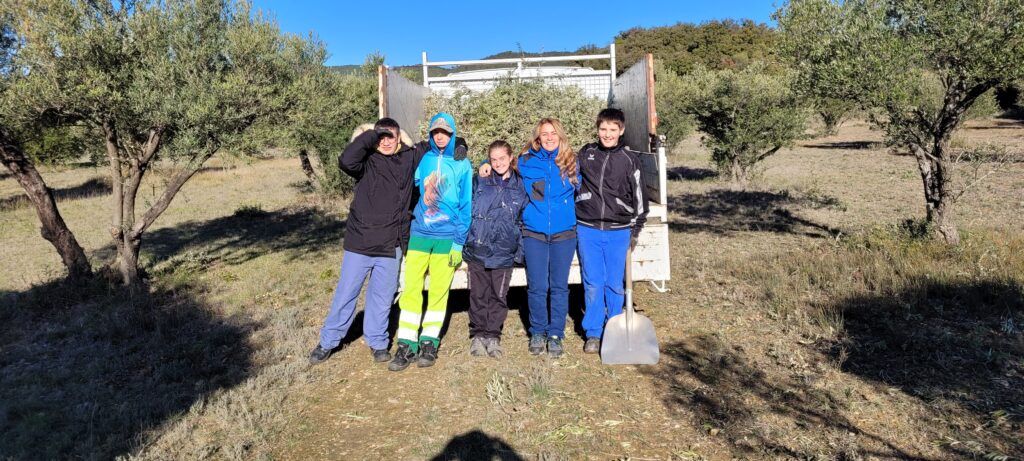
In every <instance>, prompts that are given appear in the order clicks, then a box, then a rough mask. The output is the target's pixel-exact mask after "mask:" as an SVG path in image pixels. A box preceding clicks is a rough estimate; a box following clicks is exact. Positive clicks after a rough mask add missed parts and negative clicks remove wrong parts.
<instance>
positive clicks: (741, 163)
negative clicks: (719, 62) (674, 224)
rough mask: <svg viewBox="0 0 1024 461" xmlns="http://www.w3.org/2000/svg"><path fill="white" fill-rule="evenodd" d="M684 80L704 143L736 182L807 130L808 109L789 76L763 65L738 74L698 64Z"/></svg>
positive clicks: (721, 168) (690, 105) (713, 158)
mask: <svg viewBox="0 0 1024 461" xmlns="http://www.w3.org/2000/svg"><path fill="white" fill-rule="evenodd" d="M685 80H686V82H687V83H686V85H687V86H688V87H689V88H688V89H687V90H685V91H684V92H685V93H688V94H689V95H690V96H689V100H688V101H687V103H686V106H687V107H688V111H689V112H690V113H691V114H692V115H693V117H694V120H695V121H696V124H697V128H698V129H699V130H700V131H701V132H702V133H704V135H705V136H704V138H703V141H704V145H705V146H707V147H708V148H709V149H711V156H712V160H714V161H715V164H716V165H717V166H718V169H719V170H720V171H722V172H723V173H725V172H727V173H729V174H730V176H731V177H732V180H733V181H734V182H745V181H746V180H747V179H748V178H749V175H750V169H751V167H753V166H754V165H755V164H757V163H758V162H760V161H761V160H764V159H765V158H767V157H768V156H770V155H772V154H774V153H775V152H778V150H779V149H781V148H783V147H787V146H790V145H792V143H793V141H794V140H796V139H797V138H798V137H800V136H801V135H802V133H803V131H804V125H805V123H806V118H807V116H806V111H805V110H803V109H802V108H801V107H800V105H799V98H798V97H797V95H796V94H795V93H794V91H793V90H792V87H791V81H792V80H791V78H790V77H789V75H788V74H784V73H783V74H768V73H766V72H765V71H764V67H763V66H751V67H748V68H746V69H744V70H742V71H738V72H737V71H732V70H721V71H711V70H708V69H706V68H698V69H697V70H696V71H694V72H693V73H692V74H690V75H688V76H686V77H685Z"/></svg>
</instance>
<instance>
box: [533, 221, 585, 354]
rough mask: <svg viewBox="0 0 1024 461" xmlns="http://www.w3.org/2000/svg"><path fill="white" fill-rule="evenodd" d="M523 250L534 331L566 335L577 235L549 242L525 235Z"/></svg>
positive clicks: (536, 332)
mask: <svg viewBox="0 0 1024 461" xmlns="http://www.w3.org/2000/svg"><path fill="white" fill-rule="evenodd" d="M523 252H524V253H525V256H526V283H527V291H526V292H527V298H528V302H529V308H530V335H531V336H533V335H540V336H542V337H551V336H557V337H559V338H563V337H565V319H566V317H567V316H568V315H569V266H571V265H572V257H573V254H575V253H576V237H572V238H570V239H566V240H561V241H558V242H549V241H543V240H538V239H536V238H533V237H530V236H524V237H523ZM549 299H550V304H549Z"/></svg>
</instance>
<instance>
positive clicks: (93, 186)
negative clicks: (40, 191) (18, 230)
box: [0, 178, 111, 210]
mask: <svg viewBox="0 0 1024 461" xmlns="http://www.w3.org/2000/svg"><path fill="white" fill-rule="evenodd" d="M52 191H53V198H54V199H56V200H57V201H58V202H61V201H64V200H76V199H82V198H90V197H97V196H100V195H108V194H110V191H111V188H110V184H109V182H108V181H107V180H106V179H105V178H92V179H90V180H88V181H86V182H84V183H82V184H79V185H77V186H74V187H69V188H65V189H52ZM28 206H32V201H31V200H29V198H28V196H27V195H25V194H23V193H22V194H19V195H14V196H10V197H3V198H0V210H12V209H15V208H23V207H28Z"/></svg>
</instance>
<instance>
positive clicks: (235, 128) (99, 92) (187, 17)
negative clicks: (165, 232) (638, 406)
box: [5, 0, 306, 285]
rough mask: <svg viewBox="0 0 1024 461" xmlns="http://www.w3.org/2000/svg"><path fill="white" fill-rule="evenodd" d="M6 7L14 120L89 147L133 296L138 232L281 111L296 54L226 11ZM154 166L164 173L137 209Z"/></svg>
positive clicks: (168, 6) (263, 28) (288, 43)
mask: <svg viewBox="0 0 1024 461" xmlns="http://www.w3.org/2000/svg"><path fill="white" fill-rule="evenodd" d="M11 3H13V8H12V9H11V11H10V14H11V15H13V16H14V21H13V24H14V27H15V32H16V33H17V35H18V37H19V40H20V43H21V47H20V48H19V49H18V51H17V53H16V54H15V55H14V57H13V64H12V66H13V67H14V69H15V70H16V72H18V73H19V74H20V75H21V77H20V78H18V79H16V80H15V81H14V82H13V83H12V84H11V85H10V87H9V88H8V90H7V91H8V92H9V93H11V95H10V96H12V100H14V101H18V103H19V104H20V107H21V110H22V111H24V112H27V113H29V114H46V113H53V114H60V115H61V116H63V117H66V118H67V119H74V120H79V121H81V123H84V124H85V125H86V126H88V127H89V128H90V129H91V130H92V131H93V132H94V133H96V134H97V136H98V137H99V139H100V142H102V145H103V146H104V148H105V152H106V159H107V162H108V164H109V174H110V177H111V184H112V191H113V193H112V203H111V205H112V207H111V225H110V235H111V237H112V239H113V241H114V244H115V246H116V248H117V260H116V261H115V264H116V268H117V270H118V271H119V272H120V275H121V277H122V279H123V281H124V283H125V284H128V285H136V284H138V283H139V282H140V281H141V278H140V274H139V261H138V257H139V249H140V246H141V243H142V236H143V234H144V233H145V231H146V230H147V229H148V228H149V227H150V226H151V225H152V224H153V222H154V221H155V220H156V219H157V217H159V216H160V215H161V214H162V213H163V212H164V211H165V210H166V209H167V207H168V206H169V205H170V203H171V201H172V200H173V199H174V197H175V195H177V193H178V191H180V190H181V188H182V186H183V185H184V184H185V183H186V182H187V181H188V180H189V179H191V178H192V177H193V175H195V174H196V172H197V171H199V169H200V168H201V167H202V166H203V164H204V163H205V162H206V161H207V160H208V159H210V158H211V157H212V156H213V155H214V154H216V153H217V152H219V151H221V150H222V149H224V148H226V147H230V146H232V144H233V143H236V142H238V141H239V139H240V138H241V137H242V135H243V134H244V132H245V131H246V130H247V129H249V128H250V127H251V126H252V125H253V124H255V123H257V122H259V121H260V120H263V119H266V118H269V117H275V116H279V115H280V114H281V113H283V111H284V110H286V109H287V107H288V105H289V104H290V101H289V98H288V97H287V96H288V94H287V91H286V90H287V88H288V87H289V85H290V82H291V81H292V80H293V78H294V74H295V72H296V69H297V67H298V66H299V62H300V61H301V60H302V59H303V58H304V56H305V53H303V50H305V49H306V43H305V42H304V41H303V40H302V39H300V38H298V37H292V36H284V35H282V34H281V33H280V32H279V30H278V29H277V27H276V26H275V25H274V24H273V23H271V22H270V21H268V20H267V19H265V18H263V17H261V16H259V15H254V14H252V12H251V11H250V10H249V7H248V5H247V4H245V3H235V1H234V0H162V1H156V0H122V1H116V2H115V1H114V0H92V1H68V0H9V1H8V2H5V4H11ZM158 161H163V162H164V164H166V165H167V166H169V167H170V168H173V171H174V172H173V173H172V174H171V175H170V177H169V179H167V180H166V181H163V182H162V184H158V186H159V187H160V189H158V190H160V192H159V193H158V194H157V197H156V199H155V200H153V201H152V203H148V204H147V205H146V206H144V207H139V206H137V205H138V204H137V201H136V198H137V196H138V192H139V190H140V187H141V186H142V184H143V180H144V179H145V178H146V175H147V173H148V172H149V171H151V170H152V169H153V168H154V167H155V166H156V164H157V162H158ZM140 212H141V213H140Z"/></svg>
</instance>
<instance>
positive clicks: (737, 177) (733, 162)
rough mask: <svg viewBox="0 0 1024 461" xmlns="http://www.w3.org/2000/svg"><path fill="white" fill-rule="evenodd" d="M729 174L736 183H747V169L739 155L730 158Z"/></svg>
mask: <svg viewBox="0 0 1024 461" xmlns="http://www.w3.org/2000/svg"><path fill="white" fill-rule="evenodd" d="M729 176H730V177H731V178H732V182H733V183H735V184H746V183H747V170H746V168H744V167H743V164H742V163H740V159H739V157H733V158H731V159H730V160H729Z"/></svg>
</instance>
